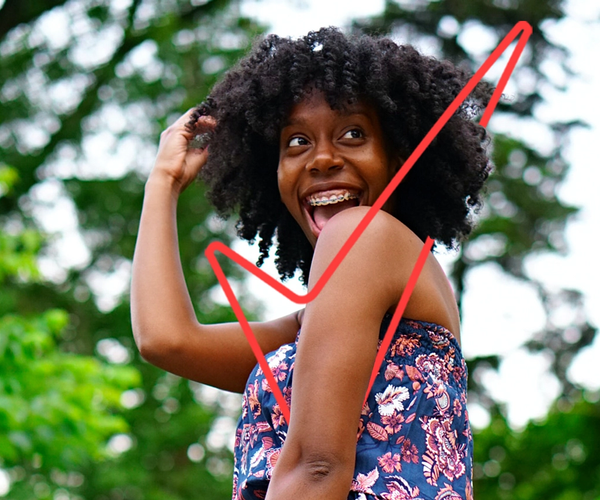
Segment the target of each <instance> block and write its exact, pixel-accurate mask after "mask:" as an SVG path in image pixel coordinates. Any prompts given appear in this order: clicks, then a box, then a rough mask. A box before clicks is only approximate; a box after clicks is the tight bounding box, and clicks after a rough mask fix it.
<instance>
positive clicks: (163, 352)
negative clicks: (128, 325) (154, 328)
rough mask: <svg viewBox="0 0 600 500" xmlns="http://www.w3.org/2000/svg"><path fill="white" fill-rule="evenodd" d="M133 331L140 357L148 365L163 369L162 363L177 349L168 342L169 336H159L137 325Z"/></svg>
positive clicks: (133, 326) (133, 327)
mask: <svg viewBox="0 0 600 500" xmlns="http://www.w3.org/2000/svg"><path fill="white" fill-rule="evenodd" d="M132 330H133V339H134V341H135V345H136V346H137V348H138V351H139V353H140V356H141V357H142V358H143V359H144V360H145V361H147V362H148V363H151V364H153V365H155V366H159V367H161V365H162V361H163V360H164V359H166V358H168V357H169V353H171V352H172V351H173V350H174V349H175V346H174V345H173V342H169V341H168V340H167V339H168V336H164V335H161V336H157V335H156V334H153V333H152V332H151V331H149V330H147V329H143V328H141V327H139V326H136V325H135V324H133V325H132Z"/></svg>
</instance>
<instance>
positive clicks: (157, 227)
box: [131, 176, 197, 355]
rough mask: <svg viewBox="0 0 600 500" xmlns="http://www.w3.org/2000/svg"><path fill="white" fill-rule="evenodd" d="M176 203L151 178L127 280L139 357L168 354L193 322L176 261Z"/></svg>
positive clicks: (171, 193)
mask: <svg viewBox="0 0 600 500" xmlns="http://www.w3.org/2000/svg"><path fill="white" fill-rule="evenodd" d="M157 177H158V176H157ZM177 198H178V193H177V190H176V189H173V188H172V187H171V186H170V185H169V182H167V181H166V180H165V179H163V178H156V177H155V178H153V176H150V179H149V180H148V182H147V184H146V189H145V196H144V205H143V209H142V216H141V219H140V228H139V233H138V238H137V242H136V248H135V254H134V257H133V272H132V281H131V320H132V327H133V334H134V338H135V341H136V344H137V345H138V348H139V349H140V351H141V352H142V355H148V354H152V353H153V352H167V351H168V349H169V348H170V347H172V346H174V345H176V344H177V342H179V341H180V339H179V338H178V337H177V336H178V335H180V334H181V332H185V331H189V326H190V325H191V324H193V323H195V322H197V320H196V316H195V313H194V309H193V307H192V302H191V299H190V296H189V293H188V290H187V287H186V284H185V280H184V277H183V271H182V268H181V260H180V257H179V244H178V241H177V221H176V211H177Z"/></svg>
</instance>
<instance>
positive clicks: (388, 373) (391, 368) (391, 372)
mask: <svg viewBox="0 0 600 500" xmlns="http://www.w3.org/2000/svg"><path fill="white" fill-rule="evenodd" d="M384 377H385V379H386V380H387V381H388V382H389V381H390V380H392V379H393V378H397V379H399V380H402V379H403V378H404V370H402V368H400V367H399V366H398V365H397V364H396V363H392V362H391V361H388V365H387V368H386V369H385V374H384Z"/></svg>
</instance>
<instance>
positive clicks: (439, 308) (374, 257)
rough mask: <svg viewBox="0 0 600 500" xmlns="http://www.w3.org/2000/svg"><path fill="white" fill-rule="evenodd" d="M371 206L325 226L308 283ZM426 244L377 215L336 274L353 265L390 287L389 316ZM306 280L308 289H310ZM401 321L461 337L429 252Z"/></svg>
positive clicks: (452, 301)
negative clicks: (442, 329)
mask: <svg viewBox="0 0 600 500" xmlns="http://www.w3.org/2000/svg"><path fill="white" fill-rule="evenodd" d="M369 210H370V207H354V208H350V209H347V210H344V211H343V212H340V213H339V214H337V215H335V216H334V217H332V219H331V220H330V221H329V222H328V223H327V225H326V226H325V227H324V228H323V231H322V232H321V234H320V236H319V239H318V240H317V245H316V247H315V257H314V260H313V268H311V276H310V282H313V283H314V282H315V280H316V279H318V278H319V277H320V275H321V274H322V273H323V272H324V270H325V269H326V267H327V266H328V265H329V264H330V263H331V262H332V261H333V259H334V258H335V256H336V255H337V254H338V252H339V251H340V249H341V248H342V247H343V245H344V243H345V242H346V241H347V240H348V238H350V237H351V235H352V233H353V232H354V231H355V230H356V228H357V227H359V225H360V224H361V222H362V221H363V220H364V218H365V217H366V216H367V214H368V212H369ZM423 245H424V242H423V241H422V240H421V239H420V238H419V237H418V236H417V235H416V234H415V233H414V232H413V231H412V230H411V229H410V228H408V227H407V226H406V225H405V224H404V223H402V222H401V221H399V220H398V219H397V218H395V217H394V216H392V215H390V214H388V213H387V212H384V211H382V210H380V211H378V212H377V213H376V214H375V215H374V217H373V218H372V220H371V221H370V222H369V223H368V225H367V226H366V228H365V229H364V232H363V233H362V234H361V235H360V237H359V238H358V240H357V241H356V243H355V244H354V246H353V247H352V249H351V250H350V252H349V253H348V255H347V257H346V259H347V260H348V263H347V264H344V263H342V264H340V272H342V273H343V272H348V273H350V274H352V272H353V271H352V268H353V267H354V266H360V267H361V268H362V269H363V270H364V271H365V274H362V276H363V278H364V276H369V277H372V279H373V280H377V281H378V283H379V286H381V287H385V288H388V291H387V296H388V297H393V300H394V303H393V304H392V305H391V306H390V308H389V309H388V311H389V312H392V311H393V310H394V308H395V306H396V304H397V303H398V301H399V300H400V296H401V294H402V292H403V290H404V288H405V286H406V283H407V282H408V279H409V277H410V275H411V273H412V271H413V269H414V266H415V263H416V261H417V258H418V256H419V252H420V251H421V250H422V248H423ZM310 282H309V285H310ZM404 315H405V317H409V318H412V319H416V320H421V321H427V322H431V323H437V324H440V325H442V326H444V327H446V328H447V329H448V330H450V331H451V332H452V333H454V335H455V336H456V337H457V339H459V336H460V333H459V329H460V325H459V323H460V322H459V315H458V309H457V306H456V300H455V297H454V292H453V291H452V288H451V286H450V284H449V282H448V279H447V277H446V274H445V273H444V270H443V269H442V267H441V266H440V264H439V263H438V261H437V259H436V258H435V257H434V256H433V255H432V254H430V255H429V256H428V258H427V261H426V263H425V266H424V267H423V270H422V271H421V274H420V277H419V279H418V281H417V286H416V287H415V289H414V291H413V294H412V295H411V300H410V302H409V304H408V306H407V308H406V310H405V314H404Z"/></svg>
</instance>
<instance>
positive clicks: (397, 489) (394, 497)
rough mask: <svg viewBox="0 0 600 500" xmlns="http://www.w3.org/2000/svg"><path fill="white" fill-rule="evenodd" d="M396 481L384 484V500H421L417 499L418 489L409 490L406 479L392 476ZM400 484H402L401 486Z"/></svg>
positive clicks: (420, 499)
mask: <svg viewBox="0 0 600 500" xmlns="http://www.w3.org/2000/svg"><path fill="white" fill-rule="evenodd" d="M393 478H394V479H397V481H390V482H386V485H385V486H386V488H387V489H388V492H387V493H382V494H381V497H382V498H383V499H384V500H423V499H422V498H421V497H419V487H418V486H415V487H414V488H411V487H410V485H409V484H408V482H407V481H406V479H404V478H402V477H399V476H393ZM401 483H402V484H401Z"/></svg>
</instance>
